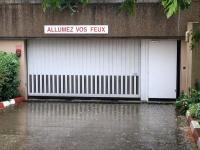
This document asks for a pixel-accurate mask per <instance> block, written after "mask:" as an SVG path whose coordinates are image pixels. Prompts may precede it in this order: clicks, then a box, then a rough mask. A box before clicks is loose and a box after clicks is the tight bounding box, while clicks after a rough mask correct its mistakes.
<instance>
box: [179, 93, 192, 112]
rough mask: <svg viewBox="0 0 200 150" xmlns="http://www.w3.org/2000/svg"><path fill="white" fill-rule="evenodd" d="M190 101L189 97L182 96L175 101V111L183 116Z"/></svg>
mask: <svg viewBox="0 0 200 150" xmlns="http://www.w3.org/2000/svg"><path fill="white" fill-rule="evenodd" d="M190 104H191V101H190V100H189V95H187V94H185V93H184V94H182V95H181V96H180V97H179V98H178V99H177V101H176V109H177V111H178V112H179V113H180V114H182V115H184V114H185V113H186V111H187V110H188V108H189V105H190Z"/></svg>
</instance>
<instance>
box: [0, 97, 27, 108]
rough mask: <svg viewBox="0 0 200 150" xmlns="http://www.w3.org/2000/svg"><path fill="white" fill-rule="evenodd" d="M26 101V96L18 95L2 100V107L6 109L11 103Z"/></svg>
mask: <svg viewBox="0 0 200 150" xmlns="http://www.w3.org/2000/svg"><path fill="white" fill-rule="evenodd" d="M23 101H25V98H24V97H16V98H14V99H10V100H7V101H3V102H0V109H4V108H6V107H8V106H10V105H16V104H19V103H21V102H23Z"/></svg>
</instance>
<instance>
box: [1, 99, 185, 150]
mask: <svg viewBox="0 0 200 150" xmlns="http://www.w3.org/2000/svg"><path fill="white" fill-rule="evenodd" d="M174 109H175V107H174V105H156V104H95V103H94V104H93V103H24V104H21V105H19V106H17V107H12V108H9V109H6V110H3V111H0V150H137V149H138V150H143V149H144V150H146V149H149V150H150V149H152V150H165V149H166V150H174V149H184V145H179V144H177V143H178V142H177V139H178V138H179V137H178V134H177V129H176V126H177V124H176V117H175V110H174Z"/></svg>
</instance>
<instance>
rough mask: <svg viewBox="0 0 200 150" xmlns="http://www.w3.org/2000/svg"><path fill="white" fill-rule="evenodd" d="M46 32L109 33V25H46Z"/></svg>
mask: <svg viewBox="0 0 200 150" xmlns="http://www.w3.org/2000/svg"><path fill="white" fill-rule="evenodd" d="M44 34H108V25H45V26H44Z"/></svg>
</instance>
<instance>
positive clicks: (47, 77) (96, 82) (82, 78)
mask: <svg viewBox="0 0 200 150" xmlns="http://www.w3.org/2000/svg"><path fill="white" fill-rule="evenodd" d="M27 57H28V59H27V60H28V95H29V96H56V97H58V96H70V97H130V98H132V97H139V96H140V90H139V89H140V82H139V81H140V41H139V40H133V39H111V38H105V39H103V38H98V39H94V38H92V39H91V38H84V39H83V38H76V39H34V40H29V41H28V56H27Z"/></svg>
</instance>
